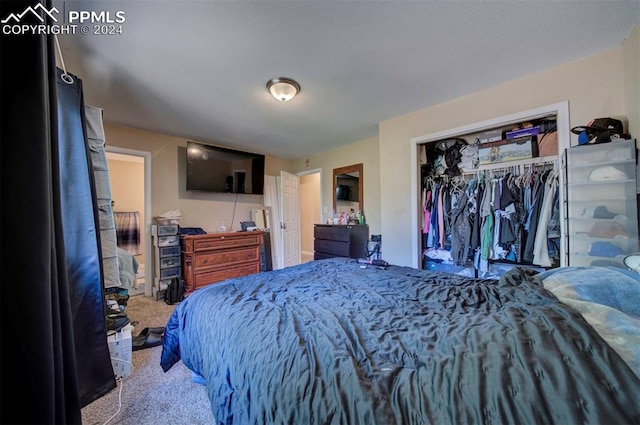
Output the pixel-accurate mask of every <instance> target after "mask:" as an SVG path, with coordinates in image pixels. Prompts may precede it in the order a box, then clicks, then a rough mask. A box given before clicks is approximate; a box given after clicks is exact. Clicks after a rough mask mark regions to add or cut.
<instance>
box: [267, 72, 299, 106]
mask: <svg viewBox="0 0 640 425" xmlns="http://www.w3.org/2000/svg"><path fill="white" fill-rule="evenodd" d="M267 90H269V93H271V95H272V96H273V97H275V98H276V99H278V100H279V101H280V102H287V101H289V100H291V99H293V97H294V96H295V95H297V94H298V93H300V84H298V83H297V82H296V81H295V80H292V79H291V78H286V77H280V78H274V79H272V80H269V81H267Z"/></svg>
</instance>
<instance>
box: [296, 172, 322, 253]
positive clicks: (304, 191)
mask: <svg viewBox="0 0 640 425" xmlns="http://www.w3.org/2000/svg"><path fill="white" fill-rule="evenodd" d="M298 176H299V177H300V254H301V261H302V262H303V263H306V262H307V261H311V260H313V251H314V249H313V229H314V225H315V224H318V223H322V188H321V187H322V184H321V182H322V169H320V168H318V169H314V170H308V171H304V172H301V173H298Z"/></svg>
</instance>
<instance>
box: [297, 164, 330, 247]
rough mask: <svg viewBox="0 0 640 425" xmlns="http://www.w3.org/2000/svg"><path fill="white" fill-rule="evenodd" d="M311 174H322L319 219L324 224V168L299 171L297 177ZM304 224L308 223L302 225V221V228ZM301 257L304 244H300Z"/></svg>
mask: <svg viewBox="0 0 640 425" xmlns="http://www.w3.org/2000/svg"><path fill="white" fill-rule="evenodd" d="M309 174H320V211H319V213H320V215H319V217H320V222H323V221H324V213H323V211H324V210H323V207H322V206H323V205H325V203H324V190H323V187H322V181H323V179H322V168H313V169H310V170H304V171H299V172H297V173H296V175H297V176H298V177H301V176H307V175H309ZM298 187H300V186H298ZM298 199H300V196H298ZM303 224H306V223H302V220H300V228H302V225H303ZM311 224H318V223H311ZM300 256H301V257H302V244H300Z"/></svg>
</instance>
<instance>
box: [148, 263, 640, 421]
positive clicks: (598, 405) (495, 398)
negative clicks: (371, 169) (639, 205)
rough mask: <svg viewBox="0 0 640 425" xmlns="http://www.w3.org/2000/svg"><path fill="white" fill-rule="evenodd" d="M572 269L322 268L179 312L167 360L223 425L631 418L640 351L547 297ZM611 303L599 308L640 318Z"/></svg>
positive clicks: (259, 278)
mask: <svg viewBox="0 0 640 425" xmlns="http://www.w3.org/2000/svg"><path fill="white" fill-rule="evenodd" d="M603 269H604V268H603ZM565 271H566V273H565V274H562V273H560V272H557V273H555V274H554V273H549V276H544V274H545V273H547V272H544V273H537V272H534V271H531V270H527V269H525V268H514V269H513V270H511V271H510V272H508V273H506V274H505V275H504V276H503V277H502V278H501V279H500V280H483V279H473V278H468V277H463V276H458V275H454V274H447V273H437V272H431V271H427V270H416V269H412V268H409V267H401V266H389V267H387V268H377V267H371V266H366V267H363V266H362V265H360V264H357V263H356V262H354V261H353V260H348V259H327V260H320V261H312V262H308V263H304V264H301V265H298V266H294V267H289V268H285V269H281V270H275V271H270V272H263V273H259V274H254V275H249V276H244V277H241V278H236V279H230V280H228V281H225V282H224V283H221V284H216V285H210V286H207V287H205V288H202V289H200V290H198V291H195V292H194V293H193V294H191V295H190V296H189V297H187V298H186V299H185V300H184V301H183V302H182V303H180V304H179V305H178V306H176V308H175V310H174V312H173V313H172V315H171V317H170V318H169V320H168V323H167V326H166V329H165V337H164V342H163V349H162V355H161V360H160V365H161V367H162V368H163V370H164V371H165V372H166V371H168V370H169V369H170V368H171V367H172V366H173V365H174V364H176V363H177V362H179V361H182V362H183V363H184V365H185V366H186V367H188V368H189V369H190V370H191V371H192V372H193V373H194V377H198V378H201V379H202V382H203V383H204V385H206V388H207V393H208V397H209V399H210V402H211V408H212V410H213V414H214V417H215V418H216V423H219V424H243V425H244V424H305V425H306V424H383V425H391V424H472V423H473V424H475V423H485V424H542V423H557V424H583V423H592V424H605V423H607V424H631V423H640V403H639V397H640V379H639V378H638V376H637V375H636V373H638V371H637V370H634V368H633V362H629V360H628V359H633V358H634V355H637V353H635V354H634V353H626V355H625V358H623V356H621V355H620V354H619V353H618V351H616V349H614V348H613V347H612V345H610V344H609V343H608V342H606V340H605V339H604V338H603V337H602V336H600V334H599V333H598V332H597V331H596V329H595V328H594V326H593V325H591V324H590V323H589V322H588V321H587V320H586V319H585V318H584V317H583V314H582V313H580V312H579V311H578V310H577V309H576V308H574V307H571V306H569V305H568V304H567V303H565V302H561V301H560V300H559V298H558V297H557V296H555V295H554V294H553V293H552V292H551V291H550V290H548V289H545V287H544V285H545V283H544V282H545V280H546V279H549V281H550V282H551V281H553V282H555V283H554V284H555V285H556V287H562V288H563V289H562V291H564V296H566V297H567V299H569V298H572V297H573V298H579V295H580V294H579V293H578V292H579V291H578V292H576V288H575V287H572V288H566V287H564V286H563V283H566V282H571V281H574V279H573V276H572V273H571V271H570V270H565ZM582 271H583V272H584V269H582ZM612 273H616V271H612ZM591 275H593V270H591ZM582 276H583V277H584V278H585V279H587V280H588V279H590V277H589V276H590V275H589V273H583V275H582ZM627 277H628V282H631V286H632V287H633V288H631V289H629V288H626V290H627V292H626V293H625V294H626V295H629V294H630V293H632V292H633V296H637V298H635V304H634V303H627V304H634V306H637V305H638V301H639V300H640V283H639V281H638V279H637V278H635V277H634V276H632V275H628V276H627ZM634 285H635V286H634ZM574 286H575V285H574ZM634 291H635V292H634ZM595 292H597V291H595ZM600 292H602V291H600ZM576 294H577V295H576ZM586 302H591V303H592V304H594V305H599V304H598V300H591V301H586ZM607 304H615V302H613V303H612V302H608V300H607ZM619 304H620V303H618V305H607V306H606V307H607V308H610V309H613V310H616V311H619V312H620V314H623V315H626V316H628V317H629V319H630V320H638V317H634V316H633V312H632V311H631V312H630V311H622V310H620V308H622V309H623V310H624V308H626V306H621V305H619ZM583 307H584V306H583ZM585 308H587V307H585ZM634 308H636V309H637V307H634ZM587 309H588V308H587ZM636 311H637V310H636ZM599 317H601V316H599ZM618 319H619V318H618ZM620 320H621V319H620ZM602 321H603V322H607V320H605V319H603V320H602ZM630 323H631V324H633V321H631V322H630ZM605 327H606V326H605ZM613 328H615V326H613ZM622 333H623V334H624V332H622ZM626 337H628V338H629V339H630V340H633V338H634V335H633V332H629V335H627V336H626ZM636 338H637V334H636ZM619 345H620V344H619ZM621 345H623V346H624V345H625V343H622V344H621Z"/></svg>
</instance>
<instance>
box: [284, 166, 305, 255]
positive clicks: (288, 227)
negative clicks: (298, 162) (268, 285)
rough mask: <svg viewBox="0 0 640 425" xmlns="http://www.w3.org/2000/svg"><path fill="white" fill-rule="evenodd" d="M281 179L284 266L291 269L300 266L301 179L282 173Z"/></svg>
mask: <svg viewBox="0 0 640 425" xmlns="http://www.w3.org/2000/svg"><path fill="white" fill-rule="evenodd" d="M280 179H281V182H282V189H281V191H280V196H281V199H280V205H281V206H282V208H281V210H282V224H281V226H280V227H281V228H282V253H283V257H284V264H283V266H284V267H289V266H295V265H296V264H300V178H299V177H298V176H296V175H295V174H290V173H287V172H286V171H281V172H280Z"/></svg>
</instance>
